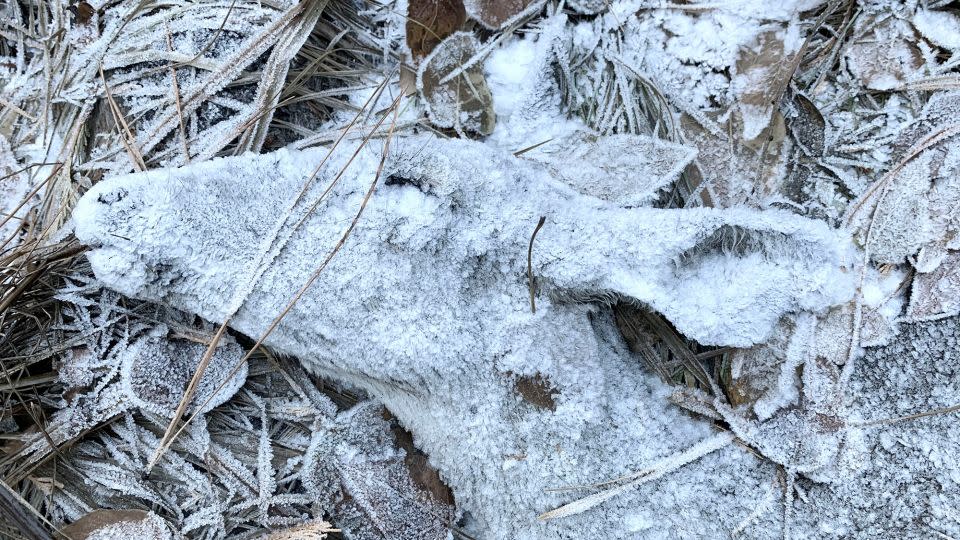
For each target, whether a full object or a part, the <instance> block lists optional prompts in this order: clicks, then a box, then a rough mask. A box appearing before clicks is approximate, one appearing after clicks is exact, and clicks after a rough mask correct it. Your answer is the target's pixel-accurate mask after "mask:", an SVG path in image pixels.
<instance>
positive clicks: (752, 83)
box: [731, 31, 790, 140]
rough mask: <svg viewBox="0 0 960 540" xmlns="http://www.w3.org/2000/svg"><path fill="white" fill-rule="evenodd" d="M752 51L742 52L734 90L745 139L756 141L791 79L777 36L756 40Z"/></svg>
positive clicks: (783, 51)
mask: <svg viewBox="0 0 960 540" xmlns="http://www.w3.org/2000/svg"><path fill="white" fill-rule="evenodd" d="M757 39H758V43H757V45H756V46H754V47H753V48H747V49H744V50H742V51H741V52H740V56H739V57H738V58H737V75H736V77H734V78H733V80H732V81H731V87H732V89H733V91H734V93H735V94H736V96H737V106H738V108H739V109H740V116H741V118H742V120H743V126H742V128H743V138H744V139H746V140H752V139H756V138H757V137H759V136H760V132H762V131H763V130H764V129H765V128H766V127H767V126H768V125H770V119H771V116H772V115H773V111H774V109H775V107H776V105H777V104H776V103H775V102H776V101H778V100H779V99H780V92H781V90H782V88H784V84H783V79H784V77H786V76H788V75H789V73H787V71H786V70H787V69H789V63H790V62H789V55H788V54H787V53H786V51H785V50H784V46H783V39H782V38H781V37H779V36H778V32H775V31H768V32H765V33H763V34H760V36H759V37H758V38H757Z"/></svg>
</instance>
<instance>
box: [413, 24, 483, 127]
mask: <svg viewBox="0 0 960 540" xmlns="http://www.w3.org/2000/svg"><path fill="white" fill-rule="evenodd" d="M479 47H480V44H479V42H478V41H477V38H476V37H474V35H473V34H471V33H468V32H458V33H456V34H453V35H451V36H450V37H448V38H447V39H445V40H443V42H442V43H440V45H438V46H437V47H436V48H435V49H434V50H433V52H432V53H431V54H430V55H429V56H428V57H426V58H425V59H424V60H423V62H422V63H421V64H420V69H419V70H418V71H417V88H419V90H420V95H421V96H422V98H423V100H424V104H425V105H426V107H427V112H428V113H429V115H430V121H431V122H432V123H433V124H434V125H437V126H439V127H444V128H453V129H456V130H457V131H470V132H475V133H480V134H481V135H486V134H489V133H490V132H491V131H493V127H494V123H495V122H496V116H495V114H494V111H493V96H492V94H491V93H490V89H489V88H488V87H487V82H486V79H485V78H484V75H483V69H482V66H480V65H475V66H467V65H466V64H467V62H468V61H469V60H471V59H472V58H473V57H474V56H475V55H476V53H477V51H478V50H479ZM445 79H450V80H447V81H445Z"/></svg>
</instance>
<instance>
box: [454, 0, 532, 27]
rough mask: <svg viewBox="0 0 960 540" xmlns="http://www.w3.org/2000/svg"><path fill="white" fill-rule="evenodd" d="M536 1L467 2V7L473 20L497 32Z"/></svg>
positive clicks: (474, 0) (485, 0)
mask: <svg viewBox="0 0 960 540" xmlns="http://www.w3.org/2000/svg"><path fill="white" fill-rule="evenodd" d="M534 1H535V0H467V1H466V3H465V7H466V9H467V14H468V15H470V18H471V19H474V20H476V21H477V22H479V23H480V24H482V25H483V26H485V27H487V28H488V29H490V30H497V29H499V28H500V27H501V26H503V24H504V23H505V22H507V21H509V20H510V19H512V18H513V17H516V16H517V15H518V14H519V13H520V12H522V11H523V10H525V9H526V8H527V6H529V5H530V4H532V3H533V2H534Z"/></svg>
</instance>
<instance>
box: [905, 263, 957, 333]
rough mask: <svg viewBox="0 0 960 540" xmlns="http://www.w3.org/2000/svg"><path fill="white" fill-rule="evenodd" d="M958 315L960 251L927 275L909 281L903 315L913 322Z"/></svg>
mask: <svg viewBox="0 0 960 540" xmlns="http://www.w3.org/2000/svg"><path fill="white" fill-rule="evenodd" d="M957 313H960V252H957V251H953V252H950V254H949V255H947V257H946V259H945V260H944V261H943V262H942V263H941V264H940V266H939V267H937V269H936V270H934V271H933V272H930V273H926V274H923V273H918V274H917V275H916V276H915V277H914V278H913V292H912V293H911V295H910V306H909V308H908V309H907V315H908V316H909V317H910V318H911V319H913V320H928V319H938V318H941V317H947V316H951V315H956V314H957Z"/></svg>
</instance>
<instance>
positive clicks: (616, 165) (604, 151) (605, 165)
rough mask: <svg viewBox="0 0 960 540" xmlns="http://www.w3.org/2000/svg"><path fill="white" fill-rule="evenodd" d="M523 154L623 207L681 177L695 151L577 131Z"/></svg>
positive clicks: (641, 138) (640, 137)
mask: <svg viewBox="0 0 960 540" xmlns="http://www.w3.org/2000/svg"><path fill="white" fill-rule="evenodd" d="M524 156H525V157H529V158H530V159H533V160H535V161H539V162H541V163H545V164H546V165H547V166H548V167H549V168H550V170H551V171H552V172H554V173H555V174H556V176H557V177H558V178H559V179H561V180H563V181H564V182H565V183H566V184H567V185H569V186H570V187H572V188H574V189H576V190H577V191H579V192H580V193H583V194H584V195H590V196H593V197H598V198H600V199H603V200H605V201H608V202H612V203H616V204H619V205H621V206H642V205H645V204H647V203H649V202H651V201H653V200H655V199H656V198H657V195H658V194H659V192H660V190H661V189H663V188H665V187H667V186H669V185H670V184H672V183H673V182H674V181H675V180H677V178H679V176H680V173H681V172H683V169H684V168H685V167H686V166H687V165H689V164H690V163H691V162H692V161H693V158H694V157H695V156H696V150H694V149H693V148H690V147H688V146H683V145H680V144H676V143H671V142H667V141H662V140H658V139H655V138H653V137H648V136H645V135H626V134H621V135H607V136H600V137H598V136H596V135H593V134H590V133H585V132H577V133H574V134H573V135H570V136H568V137H564V138H562V139H560V140H556V141H550V142H549V143H547V144H544V145H542V146H540V147H538V148H537V149H536V150H534V151H531V152H529V153H526V154H524Z"/></svg>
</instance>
